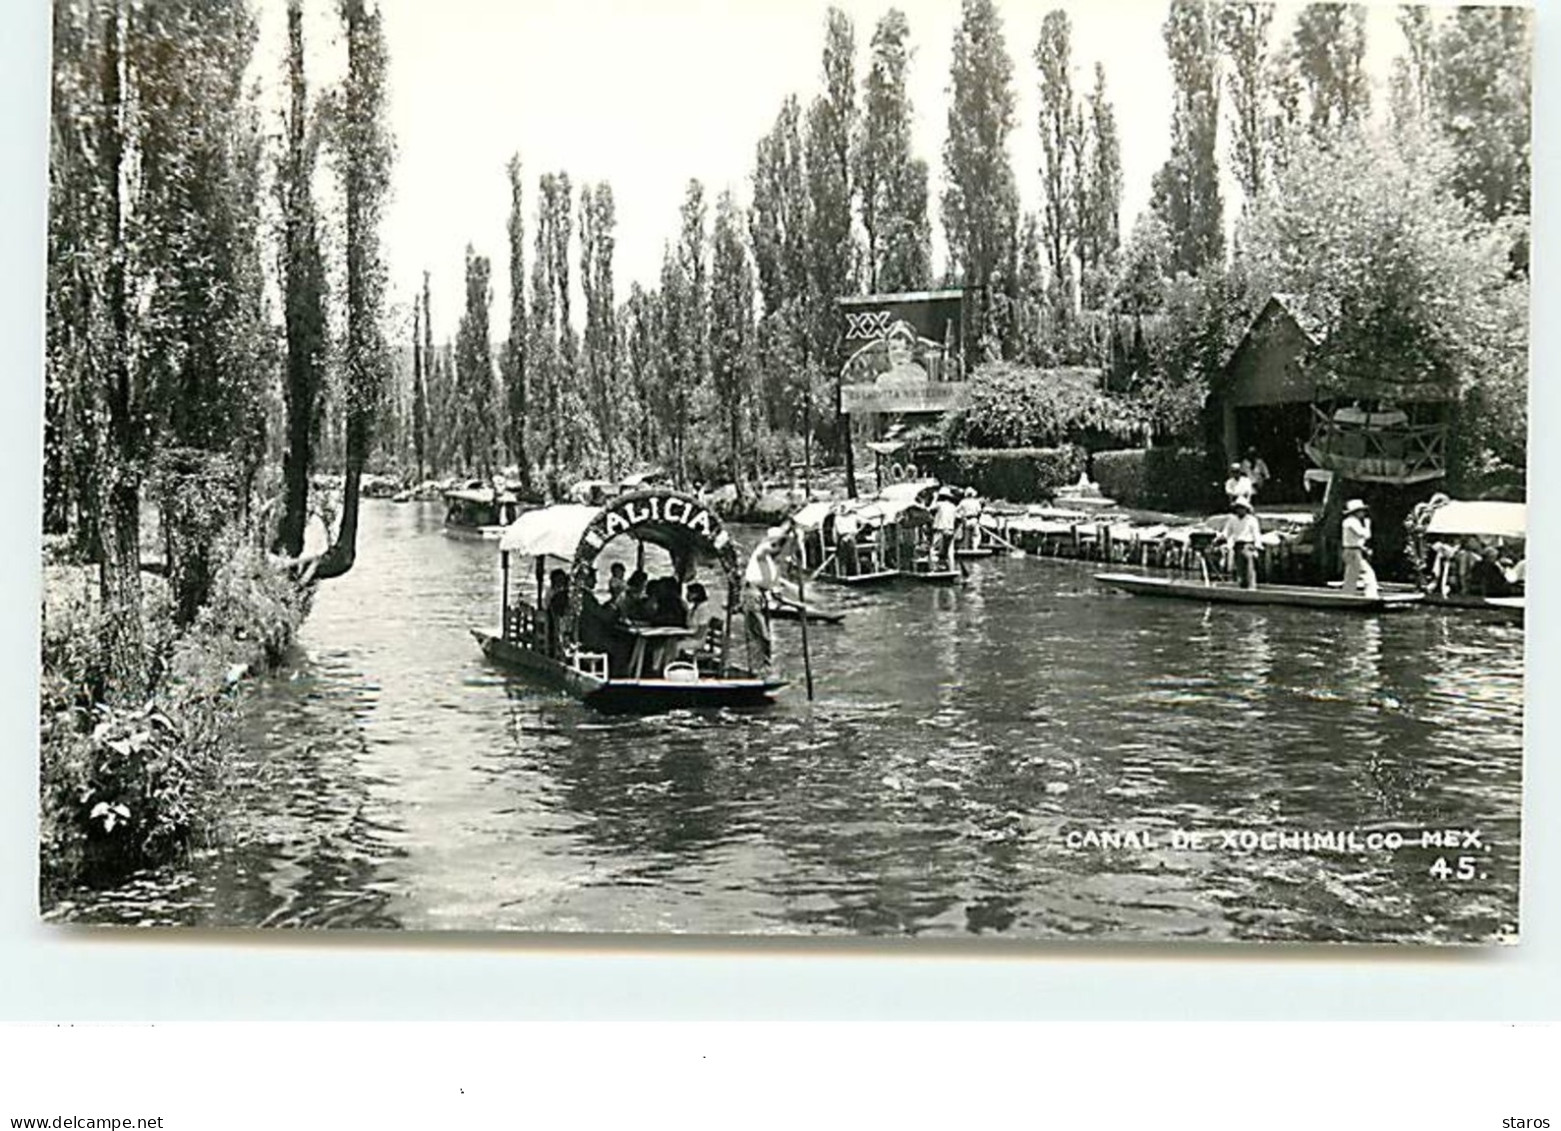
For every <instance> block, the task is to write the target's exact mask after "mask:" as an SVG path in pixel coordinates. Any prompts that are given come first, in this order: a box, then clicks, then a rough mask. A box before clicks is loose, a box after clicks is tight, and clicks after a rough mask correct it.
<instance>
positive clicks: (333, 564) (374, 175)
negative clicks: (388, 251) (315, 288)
mask: <svg viewBox="0 0 1561 1131" xmlns="http://www.w3.org/2000/svg"><path fill="white" fill-rule="evenodd" d="M341 15H342V19H343V21H344V22H345V23H346V25H347V78H346V82H345V84H344V88H343V99H342V102H343V106H342V120H341V122H340V123H339V127H338V146H339V153H338V166H339V174H340V178H341V181H342V190H343V196H344V197H345V200H346V207H345V212H346V247H347V340H346V343H345V356H344V358H343V360H344V362H345V366H346V374H347V380H346V390H345V399H346V405H345V416H346V446H345V457H344V458H345V464H346V469H345V470H346V482H345V484H344V486H343V489H342V510H341V525H340V526H339V527H338V528H337V532H336V538H335V540H334V541H333V542H332V543H331V548H330V549H329V550H328V551H326V553H325V556H324V558H323V559H322V560H321V563H320V568H319V569H318V570H317V571H316V573H315V576H316V577H319V578H321V579H324V578H328V577H335V576H338V575H340V574H344V573H346V572H347V571H348V570H350V569H351V568H352V565H353V562H354V561H355V560H356V559H357V545H358V504H359V498H360V495H359V489H360V481H361V479H362V475H363V468H364V465H365V463H366V462H367V460H368V453H369V448H370V445H371V444H372V442H373V423H374V419H375V416H376V414H377V412H378V409H379V403H380V398H381V396H382V395H383V390H384V386H385V378H386V374H387V370H388V357H387V351H386V348H385V339H384V330H383V327H382V326H381V324H380V320H381V306H382V304H383V295H384V266H383V264H382V263H381V261H380V250H379V223H380V217H381V214H382V212H383V210H384V202H385V195H386V193H387V192H388V191H389V188H390V166H391V159H392V143H391V139H390V134H389V131H388V129H387V127H386V125H385V99H386V91H385V82H386V72H387V67H388V57H387V54H386V50H385V33H384V28H383V26H382V24H381V17H380V14H379V12H378V11H374V12H370V11H369V10H368V8H367V6H366V4H365V2H364V0H342V3H341Z"/></svg>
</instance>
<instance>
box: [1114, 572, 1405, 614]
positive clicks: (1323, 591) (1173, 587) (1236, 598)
mask: <svg viewBox="0 0 1561 1131" xmlns="http://www.w3.org/2000/svg"><path fill="white" fill-rule="evenodd" d="M1095 580H1096V581H1098V582H1100V583H1101V584H1103V585H1109V586H1111V587H1113V588H1115V589H1121V590H1124V591H1126V592H1128V593H1132V594H1135V595H1138V596H1143V597H1175V598H1180V599H1182V600H1188V601H1203V602H1205V603H1209V604H1231V605H1287V606H1291V607H1294V608H1305V609H1332V610H1337V611H1341V612H1385V611H1387V610H1390V609H1402V608H1408V607H1409V606H1412V605H1418V604H1420V603H1421V602H1422V601H1423V600H1424V599H1425V598H1424V595H1423V594H1420V593H1379V594H1378V595H1377V596H1376V597H1362V596H1359V595H1356V594H1351V593H1343V592H1340V591H1339V590H1337V589H1329V588H1327V587H1325V586H1317V587H1313V586H1304V585H1267V586H1259V587H1258V588H1256V589H1242V588H1240V587H1238V586H1235V585H1223V584H1222V585H1203V584H1200V583H1198V582H1189V581H1174V580H1171V579H1168V578H1163V577H1144V576H1140V575H1138V574H1130V573H1097V574H1096V575H1095Z"/></svg>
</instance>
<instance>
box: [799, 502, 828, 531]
mask: <svg viewBox="0 0 1561 1131" xmlns="http://www.w3.org/2000/svg"><path fill="white" fill-rule="evenodd" d="M834 507H835V504H834V503H809V504H807V506H805V507H803V508H802V509H801V510H799V511H798V512H797V513H796V514H794V515H792V516H791V521H792V523H793V524H794V525H795V526H796V527H797V529H799V530H812V529H814V528H815V527H818V526H821V525H823V522H824V519H825V518H826V517H827V516H828V515H829V512H830V511H831V510H833V509H834Z"/></svg>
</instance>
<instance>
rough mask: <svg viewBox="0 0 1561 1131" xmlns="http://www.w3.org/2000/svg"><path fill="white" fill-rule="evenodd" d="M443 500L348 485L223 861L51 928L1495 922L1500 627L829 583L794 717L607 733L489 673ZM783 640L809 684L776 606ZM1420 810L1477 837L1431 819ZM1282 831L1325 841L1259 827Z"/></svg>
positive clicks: (1008, 583) (1057, 583) (1425, 925)
mask: <svg viewBox="0 0 1561 1131" xmlns="http://www.w3.org/2000/svg"><path fill="white" fill-rule="evenodd" d="M441 517H442V516H441V514H440V511H439V508H438V507H437V506H432V505H419V504H403V505H396V504H391V503H386V502H368V503H365V505H364V513H363V519H362V532H361V535H360V539H361V544H360V548H359V555H358V561H357V564H356V566H355V567H354V569H353V571H352V572H351V573H349V574H348V575H347V576H345V577H343V578H341V579H338V580H335V581H332V582H331V583H329V584H326V585H323V586H321V588H320V591H319V593H318V595H317V597H316V600H315V602H314V608H313V612H312V614H311V616H310V618H309V620H308V622H307V623H306V624H305V626H304V629H303V631H302V633H301V634H300V637H299V640H298V643H297V647H296V650H295V653H294V655H293V657H292V659H291V660H290V662H289V663H288V664H287V665H286V666H284V667H283V668H281V669H280V670H279V671H277V672H276V673H275V674H273V675H271V676H269V677H267V678H265V679H263V680H260V681H257V683H256V684H255V686H254V687H253V688H252V689H251V690H250V691H249V692H248V695H249V700H248V703H247V706H246V717H245V720H244V733H243V736H242V737H243V743H242V750H241V751H240V754H239V756H238V758H237V761H236V764H235V765H234V766H233V768H232V777H233V786H232V791H231V800H230V802H229V803H228V806H227V808H228V811H229V815H228V818H227V820H226V825H227V827H226V829H225V830H224V836H223V838H222V841H221V843H220V844H218V845H216V846H214V847H212V848H209V849H205V850H202V851H200V852H198V853H196V854H195V855H194V857H193V858H192V859H191V860H189V861H188V862H187V863H185V864H183V865H181V866H179V867H175V868H169V869H165V870H162V871H159V872H155V873H150V874H146V875H142V876H138V877H135V878H133V879H132V880H130V881H128V882H127V883H125V884H123V885H121V886H119V887H118V888H115V889H112V890H110V891H105V892H99V893H94V894H91V895H82V896H79V897H76V898H74V899H73V900H72V901H71V902H70V903H69V904H68V905H65V906H63V907H61V908H59V909H57V912H56V914H57V915H58V917H61V918H69V919H77V920H83V921H90V922H101V923H136V924H196V925H203V926H224V927H227V926H257V925H267V926H331V927H395V928H406V929H414V930H424V929H460V930H489V929H507V930H525V931H537V932H545V931H589V932H600V931H629V932H688V933H698V934H707V935H710V934H715V935H720V934H733V933H738V934H775V933H789V934H887V935H927V936H965V935H970V934H999V935H1003V936H1005V937H1012V938H1025V939H1042V940H1049V939H1060V938H1066V939H1093V940H1106V939H1111V940H1118V939H1120V940H1132V941H1139V942H1168V941H1175V940H1203V941H1216V940H1284V941H1314V942H1327V941H1356V942H1449V943H1468V942H1485V941H1491V940H1495V939H1500V938H1508V937H1511V936H1512V935H1513V934H1514V933H1515V931H1516V929H1517V890H1518V874H1517V868H1518V859H1519V844H1518V837H1519V812H1520V785H1521V780H1522V775H1521V745H1522V696H1523V678H1522V677H1523V666H1522V665H1523V633H1522V628H1521V627H1520V626H1515V625H1510V624H1505V623H1500V622H1496V621H1489V620H1483V619H1481V618H1479V617H1470V616H1467V615H1464V614H1460V613H1458V612H1451V611H1439V610H1424V611H1420V610H1417V611H1412V612H1401V613H1396V614H1393V615H1391V616H1356V617H1347V616H1332V615H1328V614H1326V613H1319V612H1316V611H1311V610H1305V609H1285V608H1243V607H1215V608H1210V607H1204V606H1200V605H1197V604H1187V603H1182V602H1162V601H1148V600H1141V599H1137V598H1133V597H1128V596H1124V595H1122V594H1119V593H1114V592H1112V591H1110V590H1108V589H1106V588H1105V587H1103V586H1100V585H1098V584H1097V583H1096V582H1095V581H1094V580H1093V579H1092V577H1091V576H1090V568H1089V567H1088V566H1066V565H1058V564H1056V563H1050V564H1046V565H1043V564H1041V563H1039V562H1037V561H1034V560H1029V559H1014V558H1008V557H996V558H992V559H989V560H986V561H983V562H980V563H976V564H973V565H972V566H971V567H970V577H969V580H968V582H967V583H966V584H965V585H963V586H959V587H954V588H949V589H937V588H927V587H923V586H907V587H904V588H889V589H883V590H875V591H873V592H856V591H847V592H844V593H842V594H840V596H839V601H840V603H841V606H842V607H843V608H844V609H846V611H847V619H846V625H845V626H844V627H843V628H830V629H823V630H818V631H814V632H812V633H811V634H810V639H809V643H810V645H811V648H812V659H813V670H814V676H815V683H816V695H817V698H816V700H815V701H814V702H812V703H809V702H807V700H806V699H805V697H804V696H803V695H802V694H801V693H800V692H798V693H795V694H793V693H792V692H791V691H788V692H786V693H783V695H782V697H781V699H780V700H779V701H778V702H777V703H776V704H774V705H773V706H771V707H769V708H765V709H758V710H745V711H741V712H734V711H721V712H715V713H700V712H681V713H672V714H667V715H659V716H650V717H644V718H635V717H629V718H618V717H606V716H602V715H598V714H596V713H594V712H593V711H592V710H591V709H590V708H587V707H584V706H582V705H581V704H579V703H577V702H575V701H574V700H572V699H569V698H567V697H565V696H563V695H562V694H560V693H559V692H557V691H555V690H551V689H549V688H547V687H544V686H542V685H539V684H536V683H533V682H530V681H528V680H527V679H526V678H525V677H524V676H520V675H514V674H508V673H506V672H504V671H501V670H499V669H497V668H494V667H491V666H489V665H488V664H487V663H485V662H484V660H483V658H482V655H481V653H480V652H479V651H478V649H477V648H475V647H474V646H473V645H472V642H471V637H470V636H469V635H468V633H467V629H468V628H469V627H473V626H477V627H481V626H486V625H489V624H491V623H492V621H493V620H494V618H495V617H496V616H497V611H496V610H497V608H498V584H499V580H498V579H499V572H498V563H497V560H496V559H497V555H496V553H495V551H494V548H493V546H492V544H491V543H487V544H484V543H478V542H473V541H466V540H460V539H453V538H448V537H445V536H443V535H442V534H441V531H440V526H441ZM737 533H738V537H739V540H740V541H744V544H747V543H748V542H750V541H751V540H752V534H753V532H752V531H743V530H739V531H738V532H737ZM613 554H616V555H619V556H621V558H622V559H623V560H626V561H627V560H629V554H630V550H629V549H628V548H627V547H618V546H616V545H615V546H612V547H609V555H610V556H611V555H613ZM654 572H655V570H654V563H652V573H653V574H654ZM712 589H713V591H712V600H713V601H716V602H720V601H722V600H724V595H723V594H721V593H720V592H719V590H717V589H715V587H712ZM775 633H776V646H777V654H778V656H779V658H780V660H781V662H782V664H783V665H784V666H789V667H790V668H792V669H794V670H795V673H797V674H800V672H801V656H800V641H801V634H800V632H799V631H798V628H797V626H794V625H793V626H788V625H785V624H777V626H776V629H775ZM793 690H794V689H793ZM1438 830H1442V831H1451V830H1465V831H1474V832H1476V833H1477V836H1478V839H1477V841H1476V842H1474V844H1473V846H1471V847H1465V846H1464V845H1463V844H1462V843H1461V842H1459V841H1451V842H1449V843H1451V844H1452V847H1448V846H1447V845H1446V844H1444V843H1443V842H1442V841H1440V840H1438V841H1435V842H1430V841H1426V840H1425V839H1424V834H1425V833H1426V832H1427V831H1438ZM1195 833H1196V834H1199V835H1198V836H1197V837H1196V838H1194V837H1193V834H1195ZM1302 833H1306V834H1308V835H1312V836H1314V837H1316V838H1317V839H1316V840H1315V841H1308V842H1306V843H1307V847H1306V848H1304V849H1303V848H1301V847H1298V846H1299V844H1300V843H1301V842H1300V841H1298V840H1295V839H1291V840H1289V841H1285V842H1283V843H1284V844H1287V845H1288V847H1277V846H1278V845H1279V844H1280V843H1281V835H1282V834H1283V835H1289V836H1291V837H1298V836H1299V835H1300V834H1302ZM1351 833H1353V834H1355V835H1356V836H1357V837H1358V838H1360V839H1358V840H1355V841H1345V840H1344V839H1342V838H1343V837H1344V836H1345V834H1351ZM1390 833H1391V834H1396V835H1398V836H1399V837H1401V838H1408V839H1400V840H1398V841H1390V840H1388V839H1387V838H1388V836H1389V834H1390ZM1232 834H1240V837H1241V839H1240V840H1238V839H1236V838H1235V837H1234V836H1233V835H1232ZM1327 834H1336V835H1337V836H1338V837H1339V838H1340V839H1339V840H1338V841H1337V842H1336V843H1337V845H1338V847H1336V848H1330V847H1328V843H1329V842H1327V841H1325V840H1323V839H1322V838H1323V837H1324V836H1325V835H1327ZM1438 835H1440V834H1438ZM1260 836H1266V837H1267V838H1268V839H1267V841H1262V840H1259V839H1258V838H1259V837H1260ZM1248 837H1250V838H1252V839H1251V840H1250V841H1249V840H1248V839H1247V838H1248ZM1227 838H1228V839H1227ZM1370 838H1374V839H1370ZM1265 843H1266V844H1268V845H1270V847H1267V848H1265V847H1263V844H1265ZM1368 843H1369V844H1374V845H1375V847H1374V848H1373V847H1368V846H1367V845H1368ZM1387 844H1393V845H1394V847H1392V848H1389V847H1385V845H1387ZM1243 845H1246V847H1243ZM1439 862H1440V863H1441V864H1442V865H1443V868H1442V869H1438V867H1437V865H1438V863H1439Z"/></svg>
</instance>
